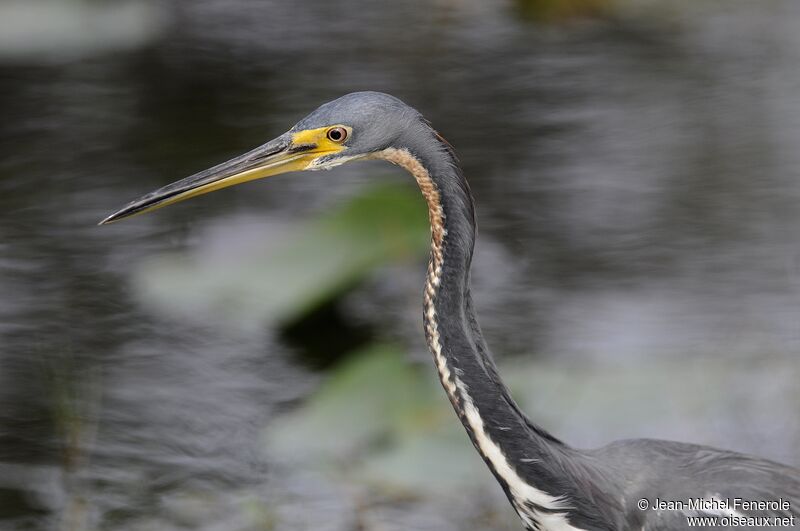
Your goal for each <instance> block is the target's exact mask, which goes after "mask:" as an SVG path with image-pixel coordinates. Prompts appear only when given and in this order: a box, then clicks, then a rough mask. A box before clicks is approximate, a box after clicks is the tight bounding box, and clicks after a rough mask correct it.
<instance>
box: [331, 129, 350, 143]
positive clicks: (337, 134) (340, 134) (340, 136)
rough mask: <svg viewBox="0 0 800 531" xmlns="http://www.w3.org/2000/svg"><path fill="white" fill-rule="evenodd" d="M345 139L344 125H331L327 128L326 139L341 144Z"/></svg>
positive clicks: (345, 130)
mask: <svg viewBox="0 0 800 531" xmlns="http://www.w3.org/2000/svg"><path fill="white" fill-rule="evenodd" d="M346 139H347V129H345V128H344V127H333V128H331V129H328V140H331V141H333V142H337V143H339V144H341V143H342V142H344V141H345V140H346Z"/></svg>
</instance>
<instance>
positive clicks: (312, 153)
mask: <svg viewBox="0 0 800 531" xmlns="http://www.w3.org/2000/svg"><path fill="white" fill-rule="evenodd" d="M298 136H299V135H297V134H295V135H291V134H289V133H286V134H284V135H281V136H279V137H278V138H276V139H275V140H272V141H271V142H268V143H266V144H264V145H263V146H260V147H258V148H256V149H254V150H252V151H250V152H248V153H245V154H244V155H241V156H239V157H236V158H234V159H232V160H229V161H228V162H223V163H222V164H219V165H217V166H214V167H213V168H209V169H207V170H205V171H201V172H200V173H196V174H194V175H192V176H191V177H187V178H185V179H182V180H180V181H178V182H175V183H172V184H169V185H167V186H165V187H163V188H159V189H158V190H156V191H154V192H150V193H149V194H147V195H145V196H143V197H141V198H139V199H137V200H136V201H133V202H132V203H129V204H128V205H126V206H124V207H123V208H121V209H120V210H118V211H117V212H115V213H113V214H111V215H110V216H108V217H107V218H105V219H104V220H103V221H101V222H100V223H99V225H105V224H107V223H113V222H114V221H119V220H120V219H123V218H127V217H129V216H134V215H136V214H143V213H145V212H150V211H151V210H156V209H158V208H161V207H165V206H167V205H171V204H173V203H177V202H179V201H183V200H184V199H189V198H190V197H195V196H198V195H202V194H206V193H208V192H213V191H214V190H219V189H221V188H226V187H228V186H233V185H235V184H239V183H244V182H247V181H252V180H254V179H261V178H263V177H270V176H272V175H278V174H281V173H287V172H290V171H299V170H304V169H306V168H307V167H308V165H309V164H310V163H311V161H313V160H314V159H315V158H316V157H318V156H320V149H319V148H320V147H322V146H318V145H317V144H316V143H310V142H302V143H298V142H297V141H298V140H300V139H299V138H298ZM302 140H306V139H305V138H303V139H302ZM309 140H310V139H309Z"/></svg>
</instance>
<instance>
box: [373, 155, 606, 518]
mask: <svg viewBox="0 0 800 531" xmlns="http://www.w3.org/2000/svg"><path fill="white" fill-rule="evenodd" d="M381 158H383V159H385V160H388V161H389V162H392V163H394V164H397V165H399V166H402V167H403V168H405V169H406V170H408V171H409V172H410V173H411V174H412V175H413V176H414V178H415V179H416V181H417V183H418V185H419V187H420V190H421V191H422V194H423V196H424V197H425V200H426V202H427V204H428V213H429V216H430V222H431V256H430V260H429V263H428V272H427V277H426V283H425V291H424V313H423V321H424V327H425V336H426V340H427V343H428V347H429V349H430V351H431V354H432V355H433V359H434V362H435V364H436V368H437V371H438V373H439V379H440V381H441V383H442V386H443V387H444V389H445V391H446V393H447V396H448V398H449V399H450V402H451V403H452V405H453V408H454V409H455V411H456V413H457V414H458V417H459V419H460V420H461V422H462V424H463V425H464V427H465V428H466V430H467V433H468V434H469V437H470V439H471V440H472V443H473V445H474V446H475V448H476V449H477V450H478V453H479V454H480V455H481V456H482V457H483V459H484V461H485V462H486V464H487V465H488V467H489V468H490V470H491V471H492V473H493V474H494V475H495V477H496V478H497V480H498V481H499V482H500V484H501V485H502V486H503V489H504V490H505V491H506V494H507V495H508V497H509V499H510V500H511V502H512V504H513V505H514V507H515V508H516V510H517V512H518V513H519V514H520V516H521V517H522V519H523V520H524V521H525V522H526V524H527V526H528V527H529V528H530V529H540V528H541V529H547V528H548V526H547V525H542V524H544V523H545V522H549V523H551V524H553V525H554V526H556V527H558V526H559V525H561V524H563V523H564V521H565V520H562V519H563V518H566V516H565V515H567V514H570V515H574V514H575V513H573V512H572V511H573V510H574V509H575V508H576V506H581V508H582V509H584V511H589V512H590V513H594V510H593V509H591V508H587V507H586V506H585V503H586V502H585V500H582V499H580V496H579V494H578V491H579V489H577V488H574V487H575V486H577V485H579V484H580V481H583V482H591V481H592V479H591V478H592V476H593V475H594V474H596V473H599V471H598V470H593V469H592V465H591V464H590V463H586V462H584V461H583V456H581V455H580V453H579V452H577V451H575V450H573V449H571V448H569V447H568V446H566V445H564V444H563V443H561V442H560V441H559V440H558V439H556V438H555V437H553V436H552V435H550V434H549V433H547V432H546V431H544V430H543V429H541V428H539V427H538V426H536V425H535V424H533V423H532V422H530V421H529V420H528V419H527V417H526V416H525V415H524V414H523V413H522V411H521V410H520V408H519V407H518V406H517V404H516V403H515V402H514V400H513V398H512V397H511V394H510V393H509V391H508V389H507V388H506V386H505V385H504V384H503V382H502V380H501V379H500V376H499V374H498V371H497V368H496V366H495V364H494V361H493V360H492V356H491V354H490V352H489V350H488V348H487V346H486V343H485V342H484V340H483V336H482V334H481V329H480V326H479V324H478V320H477V318H476V315H475V311H474V308H473V303H472V296H471V294H470V267H471V263H472V253H473V248H474V243H475V234H476V224H475V215H474V204H473V200H472V196H471V193H470V190H469V186H468V184H467V181H466V179H465V178H464V176H463V174H462V173H461V170H460V169H459V167H458V163H457V161H456V159H455V156H454V154H453V152H452V149H451V148H450V147H449V145H447V144H442V145H441V147H440V149H437V150H434V151H430V150H429V151H427V152H426V151H424V150H419V151H416V150H414V151H411V150H407V149H394V148H390V149H387V150H385V151H384V152H383V153H382V154H381ZM581 473H583V476H582V477H577V476H578V475H580V474H581ZM555 486H558V487H555ZM584 514H586V513H584ZM591 518H592V519H594V521H595V522H596V521H602V520H603V518H602V517H599V516H595V515H594V514H592V516H591ZM595 518H596V519H595ZM578 519H579V520H580V519H581V517H578ZM558 528H559V529H562V528H563V529H578V528H579V527H574V528H572V527H558Z"/></svg>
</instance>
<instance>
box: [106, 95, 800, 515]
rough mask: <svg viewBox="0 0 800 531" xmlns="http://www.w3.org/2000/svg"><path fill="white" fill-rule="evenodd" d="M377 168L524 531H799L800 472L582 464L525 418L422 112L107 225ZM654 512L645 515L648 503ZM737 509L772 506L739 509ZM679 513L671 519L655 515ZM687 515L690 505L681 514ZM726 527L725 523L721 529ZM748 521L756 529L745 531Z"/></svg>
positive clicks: (443, 158)
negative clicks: (406, 226) (479, 307)
mask: <svg viewBox="0 0 800 531" xmlns="http://www.w3.org/2000/svg"><path fill="white" fill-rule="evenodd" d="M365 159H382V160H386V161H389V162H391V163H393V164H396V165H398V166H401V167H402V168H404V169H406V170H407V171H408V172H409V173H411V174H412V175H413V176H414V178H415V179H416V181H417V184H418V185H419V188H420V190H421V191H422V195H423V196H424V198H425V201H426V202H427V204H428V214H429V216H430V223H431V255H430V261H429V263H428V272H427V279H426V283H425V289H424V295H423V298H424V304H423V324H424V328H425V337H426V339H427V343H428V347H429V349H430V351H431V354H432V355H433V360H434V363H435V365H436V369H437V371H438V373H439V378H440V380H441V383H442V386H443V387H444V390H445V392H446V394H447V397H448V398H449V399H450V402H451V403H452V405H453V408H454V409H455V411H456V414H457V415H458V417H459V419H460V420H461V422H462V423H463V425H464V427H465V428H466V431H467V434H468V435H469V438H470V439H471V440H472V444H473V445H474V446H475V449H476V450H477V451H478V453H479V454H480V455H481V457H483V460H484V461H485V462H486V465H487V466H488V467H489V469H490V470H491V472H492V473H493V474H494V476H495V478H496V479H497V481H498V482H499V483H500V485H501V486H502V488H503V490H504V491H505V493H506V495H507V496H508V499H509V500H510V501H511V504H512V505H513V507H514V509H515V510H516V511H517V513H518V514H519V517H520V518H521V519H522V521H523V523H524V525H525V527H526V528H527V529H529V530H553V531H556V530H558V531H566V530H623V529H624V530H634V529H635V530H644V529H647V530H663V529H684V528H688V527H698V526H699V527H703V526H702V525H701V524H702V521H700V523H698V522H695V524H696V525H694V526H693V525H692V523H691V522H690V521H689V520H688V518H691V517H710V518H718V519H720V520H718V521H717V523H716V525H714V524H712V523H711V522H710V521H705V525H706V526H708V527H709V528H710V527H714V528H715V529H719V528H727V527H731V528H733V527H763V524H765V523H769V524H772V525H776V521H774V520H755V518H775V517H780V518H785V519H787V520H781V521H780V522H777V525H780V523H782V522H788V521H790V520H791V521H792V522H793V524H794V525H800V470H797V469H795V468H792V467H789V466H786V465H782V464H779V463H775V462H772V461H768V460H765V459H759V458H756V457H750V456H746V455H742V454H738V453H734V452H729V451H725V450H717V449H714V448H709V447H705V446H698V445H693V444H684V443H678V442H670V441H658V440H648V439H637V440H625V441H619V442H615V443H612V444H610V445H608V446H605V447H603V448H600V449H595V450H579V449H576V448H572V447H571V446H568V445H567V444H565V443H563V442H561V441H560V440H559V439H557V438H556V437H554V436H553V435H551V434H549V433H548V432H547V431H545V430H544V429H543V428H541V427H539V426H538V425H536V424H534V423H533V422H531V421H530V420H528V418H527V417H526V416H525V414H524V413H523V412H522V411H521V410H520V408H519V407H518V406H517V404H516V403H515V402H514V400H513V398H512V397H511V394H510V393H509V391H508V389H507V388H506V386H505V385H504V384H503V381H502V380H501V379H500V375H499V374H498V372H497V369H496V367H495V364H494V362H493V361H492V356H491V354H490V353H489V349H488V347H487V346H486V343H485V342H484V340H483V336H482V335H481V329H480V326H479V325H478V320H477V317H476V315H475V311H474V309H473V303H472V297H471V295H470V265H471V261H472V252H473V246H474V244H475V234H476V224H475V212H474V205H473V199H472V195H471V193H470V189H469V186H468V184H467V181H466V179H465V178H464V175H463V173H462V171H461V169H460V167H459V164H458V159H457V158H456V155H455V153H454V151H453V148H452V147H451V146H450V145H449V144H448V143H447V142H446V141H445V140H444V139H443V138H442V137H441V136H440V135H439V134H438V133H437V132H436V131H435V130H434V129H432V127H431V126H430V124H429V123H428V122H427V121H426V120H425V119H424V118H423V117H422V115H420V113H419V112H417V111H416V110H415V109H413V108H411V107H409V106H408V105H406V104H405V103H403V102H402V101H400V100H398V99H397V98H394V97H392V96H389V95H387V94H381V93H377V92H357V93H353V94H348V95H346V96H343V97H341V98H339V99H337V100H334V101H332V102H329V103H326V104H324V105H322V106H321V107H319V108H318V109H317V110H315V111H314V112H312V113H311V114H310V115H308V116H307V117H306V118H304V119H303V120H301V121H300V122H299V123H297V125H295V126H294V127H292V128H291V129H290V130H289V131H288V132H286V133H284V134H282V135H281V136H279V137H278V138H276V139H275V140H272V141H270V142H267V143H266V144H264V145H262V146H260V147H258V148H256V149H254V150H252V151H250V152H248V153H245V154H244V155H241V156H239V157H237V158H235V159H232V160H230V161H228V162H224V163H222V164H220V165H218V166H215V167H213V168H211V169H208V170H205V171H202V172H200V173H197V174H195V175H192V176H191V177H187V178H185V179H183V180H181V181H178V182H176V183H173V184H170V185H168V186H165V187H163V188H161V189H159V190H156V191H154V192H151V193H149V194H147V195H145V196H143V197H142V198H140V199H138V200H136V201H134V202H132V203H130V204H128V205H127V206H125V207H124V208H122V209H121V210H119V211H118V212H116V213H114V214H112V215H111V216H109V217H107V218H106V219H104V220H103V221H102V222H101V224H103V223H111V222H113V221H117V220H120V219H122V218H125V217H128V216H132V215H134V214H140V213H143V212H148V211H150V210H155V209H157V208H161V207H163V206H166V205H170V204H172V203H177V202H178V201H183V200H184V199H188V198H190V197H194V196H197V195H201V194H204V193H206V192H211V191H213V190H218V189H220V188H225V187H227V186H231V185H234V184H238V183H242V182H246V181H251V180H253V179H260V178H263V177H269V176H271V175H278V174H281V173H286V172H290V171H302V170H323V169H330V168H333V167H334V166H338V165H340V164H343V163H345V162H352V161H355V160H365ZM643 500H645V501H643ZM736 500H744V501H747V502H749V501H755V502H764V504H763V505H760V506H755V507H753V506H744V505H743V503H737V501H736ZM659 502H660V503H662V504H665V503H666V504H671V505H658V504H659ZM681 503H682V504H683V505H681ZM724 518H727V520H725V519H724ZM747 518H753V519H754V520H747Z"/></svg>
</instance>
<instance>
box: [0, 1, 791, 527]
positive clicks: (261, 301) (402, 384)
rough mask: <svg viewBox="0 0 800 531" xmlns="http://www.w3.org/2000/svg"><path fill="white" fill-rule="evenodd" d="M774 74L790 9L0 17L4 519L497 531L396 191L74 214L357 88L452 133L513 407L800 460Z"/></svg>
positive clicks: (415, 209)
mask: <svg viewBox="0 0 800 531" xmlns="http://www.w3.org/2000/svg"><path fill="white" fill-rule="evenodd" d="M798 64H800V4H798V3H796V2H792V1H791V0H784V1H781V0H769V1H764V2H757V3H755V2H747V1H739V0H726V1H715V0H700V1H692V2H690V1H679V2H655V1H653V2H650V1H647V0H616V1H615V0H607V1H605V0H560V1H559V0H548V1H545V0H518V1H516V2H511V1H505V2H504V1H500V2H482V1H478V0H435V1H422V0H413V1H409V2H382V3H379V2H363V1H357V0H356V1H352V2H331V1H329V0H309V1H303V2H277V1H263V2H253V1H247V0H226V1H223V0H193V1H188V0H187V1H178V0H175V1H172V2H152V3H148V2H145V1H143V0H120V1H99V0H98V1H88V0H87V1H79V0H73V1H66V0H63V1H45V0H40V1H32V0H31V1H22V0H7V1H6V2H4V3H3V4H0V116H2V121H0V529H3V530H6V529H8V530H45V529H57V530H64V531H67V530H68V531H75V530H84V529H86V530H88V529H92V530H94V529H97V530H111V529H113V530H150V529H153V530H172V529H204V530H206V529H207V530H234V531H237V530H249V529H312V528H313V529H316V530H337V531H338V530H355V529H365V530H373V529H382V530H383V529H419V530H447V529H462V530H465V529H476V530H477V529H518V528H519V524H518V523H517V522H516V521H515V518H514V515H513V514H510V513H511V511H510V509H509V508H508V507H507V506H506V503H505V502H504V500H503V499H502V494H501V493H500V492H499V489H498V488H497V487H496V486H495V485H494V484H493V480H492V479H491V477H490V475H489V473H488V471H485V470H484V469H483V464H482V463H481V462H480V459H479V458H478V457H477V455H473V452H472V450H471V448H470V446H469V443H468V440H467V438H466V437H465V436H464V435H463V434H462V433H461V431H460V427H459V426H458V425H457V421H456V420H455V416H454V415H452V412H449V411H447V403H446V400H445V399H444V395H443V393H442V392H441V390H440V389H438V388H437V385H438V384H437V383H436V382H435V381H434V380H433V370H432V368H431V367H430V366H429V360H428V354H427V352H426V350H425V346H424V343H423V341H422V331H421V324H420V321H421V317H420V314H421V308H420V305H421V288H422V282H423V273H424V266H425V261H426V257H425V250H424V247H425V245H424V243H425V238H426V237H427V233H426V230H427V228H426V225H425V221H426V220H425V214H424V208H423V206H422V204H421V200H416V195H415V194H416V193H417V192H416V191H415V190H414V187H413V183H412V182H411V180H410V179H409V178H408V177H407V176H406V175H403V174H401V173H400V172H398V171H397V170H396V169H394V168H391V167H386V166H384V165H381V164H377V163H364V164H360V165H352V166H346V167H344V168H340V169H337V170H335V171H333V172H322V173H313V174H304V175H288V176H283V177H279V178H275V179H271V180H270V182H257V183H251V184H248V185H244V186H241V187H239V188H235V189H231V190H226V191H224V192H219V193H217V194H214V195H213V196H208V197H203V198H200V199H196V200H193V201H191V202H188V203H185V204H181V205H179V206H175V207H171V208H169V209H166V210H162V211H159V212H158V213H154V214H151V215H148V216H144V217H140V218H135V219H131V220H128V221H126V222H124V223H119V224H116V225H113V226H109V227H96V226H95V223H96V222H97V221H98V220H99V219H101V218H102V217H104V216H105V215H107V214H108V213H110V212H111V211H113V210H115V209H116V208H117V207H119V206H121V205H122V204H124V203H125V202H127V201H129V200H131V199H133V198H136V197H138V196H139V195H141V194H143V193H145V192H147V191H150V190H151V189H154V188H156V187H159V186H161V185H163V184H166V183H168V182H171V181H173V180H176V179H178V178H181V177H183V176H185V175H188V174H190V173H193V172H195V171H198V170H200V169H203V168H205V167H207V166H209V165H211V164H214V163H216V162H219V161H222V160H224V159H226V158H229V157H231V156H233V155H235V154H238V153H239V152H242V151H244V150H246V149H249V148H251V147H254V146H256V145H258V144H260V143H262V142H264V141H266V140H267V139H269V138H272V137H273V136H276V135H277V134H279V133H281V132H282V131H284V130H286V129H287V128H288V127H289V126H291V125H292V124H293V123H294V122H295V121H297V120H298V119H299V118H301V117H303V116H304V115H305V114H306V113H308V112H309V111H311V110H312V109H313V108H315V107H316V106H317V105H318V104H320V103H322V102H324V101H327V100H329V99H333V98H335V97H337V96H339V95H341V94H344V93H347V92H351V91H354V90H380V91H386V92H390V93H392V94H394V95H396V96H398V97H400V98H402V99H404V100H405V101H406V102H408V103H409V104H411V105H413V106H415V107H417V108H419V109H420V110H421V111H422V112H423V113H424V114H425V115H426V116H427V117H428V118H429V119H430V120H431V121H432V122H433V123H434V125H435V126H436V127H437V129H438V130H440V131H441V132H442V133H443V135H444V136H445V137H446V138H447V139H448V140H449V141H450V142H451V143H452V144H453V145H454V146H456V149H457V151H458V153H459V155H460V157H461V161H462V163H463V166H464V169H465V172H466V174H467V176H468V178H469V180H470V183H471V185H472V189H473V193H474V195H475V197H476V200H477V203H478V216H479V223H480V227H481V232H480V238H479V244H478V247H477V254H476V259H475V271H474V276H473V278H474V281H473V282H474V291H475V295H476V303H477V307H478V312H479V315H480V317H481V320H482V323H483V326H484V331H485V334H486V336H487V340H488V342H489V344H490V345H491V346H492V347H493V350H494V351H495V354H496V356H497V358H498V359H499V361H500V364H501V368H502V369H503V372H504V374H506V375H507V376H508V378H509V380H510V381H511V384H512V388H513V389H514V390H515V392H516V393H517V394H518V396H519V397H520V400H521V401H522V402H523V403H524V404H525V408H526V410H527V411H529V412H530V414H531V416H532V417H533V418H534V419H537V420H539V421H541V423H542V424H543V425H544V426H545V427H546V428H548V429H550V430H552V431H554V432H555V433H557V434H558V435H559V436H561V437H562V438H564V439H566V440H567V441H569V442H571V443H572V444H574V445H576V446H596V445H601V444H604V443H606V442H610V441H611V440H614V439H619V438H626V437H659V438H667V439H680V440H691V441H693V442H698V443H704V444H711V445H715V446H722V447H726V448H731V449H735V450H739V451H743V452H751V453H756V454H759V455H762V456H765V457H768V458H772V459H776V460H780V461H783V462H787V463H790V464H794V465H796V466H797V465H800V450H798V449H800V415H798V406H800V391H798V385H797V382H798V379H800V361H798V352H799V351H800V237H799V236H798V230H797V227H798V224H799V223H800V208H798V205H800V170H798V168H800V149H798V146H800V68H798ZM380 183H383V184H384V185H385V186H379V184H380ZM409 198H414V199H409ZM358 353H360V354H358Z"/></svg>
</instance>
